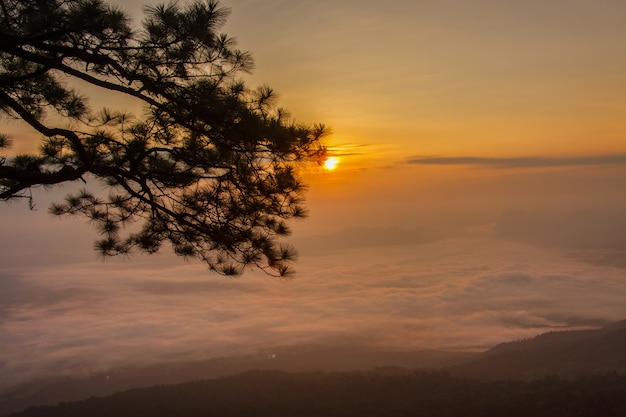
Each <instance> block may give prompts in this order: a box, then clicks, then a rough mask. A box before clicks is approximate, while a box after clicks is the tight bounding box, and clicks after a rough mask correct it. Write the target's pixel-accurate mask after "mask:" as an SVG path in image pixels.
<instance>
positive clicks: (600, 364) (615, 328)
mask: <svg viewBox="0 0 626 417" xmlns="http://www.w3.org/2000/svg"><path fill="white" fill-rule="evenodd" d="M450 372H451V374H453V375H458V376H465V377H472V378H482V379H533V378H537V377H542V376H547V375H560V376H563V377H575V376H579V375H587V374H599V373H606V372H619V373H626V320H624V321H620V322H617V323H613V324H610V325H608V326H605V327H603V328H601V329H598V330H579V331H562V332H550V333H545V334H542V335H539V336H537V337H535V338H532V339H526V340H522V341H517V342H510V343H503V344H501V345H498V346H495V347H494V348H492V349H490V350H488V351H487V352H485V353H483V354H481V355H479V356H478V358H474V359H473V360H472V361H470V362H468V363H465V364H461V365H457V366H453V367H451V368H450Z"/></svg>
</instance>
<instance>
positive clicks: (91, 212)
mask: <svg viewBox="0 0 626 417" xmlns="http://www.w3.org/2000/svg"><path fill="white" fill-rule="evenodd" d="M227 15H228V10H227V9H225V8H223V7H221V6H220V5H219V4H218V2H217V1H214V0H208V1H195V2H191V3H189V4H186V5H185V6H184V7H182V6H179V5H177V4H176V3H170V4H169V5H159V6H155V7H149V8H146V16H145V19H144V21H143V23H142V25H141V27H140V28H138V29H134V28H133V27H131V26H130V24H129V18H128V16H127V15H126V14H125V13H124V12H122V11H120V10H119V9H116V8H115V7H112V6H110V5H108V4H106V3H105V2H104V1H102V0H0V112H1V113H2V114H4V116H5V117H9V118H17V119H21V120H23V121H25V122H26V123H27V124H28V125H30V127H32V128H33V129H34V130H35V131H36V132H38V133H39V134H41V135H42V136H43V139H42V142H41V144H40V148H39V153H38V154H29V155H17V156H14V157H6V156H5V157H3V158H2V159H0V199H2V200H10V199H14V198H19V197H22V198H30V195H31V194H30V190H31V188H32V187H36V186H50V185H54V184H60V183H65V182H68V181H76V180H82V181H84V182H89V183H92V182H93V181H94V179H97V180H99V181H100V182H103V183H105V184H106V185H107V186H108V190H109V195H108V196H107V197H106V198H102V197H100V196H99V195H97V193H93V192H90V191H87V190H84V191H80V192H78V193H77V194H74V195H70V196H68V197H67V198H66V200H65V202H63V203H61V204H56V205H54V206H53V207H52V208H51V211H52V212H53V213H54V214H58V215H62V214H82V215H85V216H87V218H89V219H90V221H91V222H92V223H93V224H94V225H95V226H96V227H97V229H98V231H99V233H100V234H101V239H100V240H98V242H97V244H96V247H97V249H98V250H99V251H100V252H101V253H102V254H103V255H116V254H126V253H129V252H131V251H132V250H140V251H145V252H148V253H153V252H156V251H157V250H158V249H159V248H160V246H161V245H162V243H163V242H165V241H169V242H170V243H171V245H172V247H173V250H174V252H175V253H176V254H178V255H181V256H185V257H196V258H199V259H201V260H203V261H204V262H206V263H207V264H208V265H209V267H210V268H211V269H213V270H216V271H218V272H220V273H223V274H234V273H238V272H240V270H241V269H242V267H244V266H247V265H250V266H257V267H259V268H262V269H264V270H266V271H268V272H271V273H277V274H279V275H285V274H287V273H289V268H288V266H287V264H286V262H288V261H290V260H292V259H293V258H294V251H293V250H292V249H290V248H287V247H282V246H281V245H279V243H278V241H277V238H278V237H280V236H285V235H287V234H288V233H289V228H288V226H287V225H286V223H285V221H286V220H288V219H291V218H298V217H303V216H305V209H304V207H303V200H302V192H303V190H304V187H303V184H302V183H301V181H300V179H299V175H298V172H297V171H298V169H297V168H298V164H299V163H301V162H303V161H306V160H310V159H312V158H317V157H319V156H320V155H321V154H322V153H323V151H324V150H323V147H322V146H321V145H320V139H321V138H322V136H323V135H324V133H325V129H324V127H323V126H321V125H315V126H306V125H302V124H298V123H296V122H294V121H292V120H291V119H290V118H289V116H288V115H287V114H286V112H285V111H284V110H282V109H280V108H277V107H275V94H274V93H273V91H272V90H271V89H270V88H269V87H260V88H258V89H255V90H251V89H248V88H247V87H246V86H245V84H244V83H243V81H241V80H240V79H239V78H237V75H238V74H241V73H245V72H248V71H250V70H251V68H252V59H251V57H250V55H249V54H248V53H246V52H241V51H239V50H236V49H235V48H234V43H233V40H232V39H231V38H229V37H227V36H226V35H224V34H220V33H219V32H218V31H219V29H220V27H221V26H222V24H223V23H224V21H225V18H226V17H227ZM76 80H78V83H76ZM71 83H74V84H75V85H79V84H80V83H82V84H85V83H86V84H90V85H91V86H92V87H97V88H98V89H99V90H101V91H100V93H98V94H103V93H107V94H108V93H114V94H118V95H121V96H123V97H127V99H128V100H129V102H131V101H132V102H134V103H137V104H139V103H140V104H141V105H142V106H143V108H144V113H143V115H142V116H141V117H137V116H132V115H130V114H126V113H124V112H121V111H117V110H109V109H103V110H101V111H98V112H96V111H92V110H90V108H89V106H88V104H87V98H86V97H85V96H83V95H81V94H80V93H79V92H78V91H77V90H75V88H73V87H72V86H71ZM90 91H91V90H90ZM10 142H11V138H8V137H7V136H6V135H0V149H2V148H7V147H9V145H10ZM133 223H135V224H137V223H138V224H139V226H135V227H129V225H131V224H133Z"/></svg>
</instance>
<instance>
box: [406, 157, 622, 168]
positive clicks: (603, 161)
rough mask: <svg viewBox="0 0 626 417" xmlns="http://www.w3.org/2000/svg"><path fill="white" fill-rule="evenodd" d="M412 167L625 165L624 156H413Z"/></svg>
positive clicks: (410, 161)
mask: <svg viewBox="0 0 626 417" xmlns="http://www.w3.org/2000/svg"><path fill="white" fill-rule="evenodd" d="M406 162H407V163H408V164H413V165H480V166H488V167H494V168H502V169H506V168H551V167H573V166H590V165H626V154H609V155H591V156H579V157H533V156H524V157H518V158H483V157H476V156H413V157H411V158H409V159H407V160H406Z"/></svg>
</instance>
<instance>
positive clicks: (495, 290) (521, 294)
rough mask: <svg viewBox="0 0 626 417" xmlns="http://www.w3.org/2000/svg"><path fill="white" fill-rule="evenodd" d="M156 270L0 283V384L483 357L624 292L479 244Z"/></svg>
mask: <svg viewBox="0 0 626 417" xmlns="http://www.w3.org/2000/svg"><path fill="white" fill-rule="evenodd" d="M155 265H156V264H154V263H152V264H151V263H150V262H146V263H142V262H137V261H133V262H123V261H118V262H110V263H105V264H102V263H87V262H86V263H83V264H73V265H67V266H57V267H55V268H54V269H48V268H42V267H37V266H36V265H35V266H33V267H32V268H30V269H28V268H24V271H23V272H22V275H20V276H19V277H15V276H11V275H8V274H5V275H4V276H5V277H8V280H7V281H6V282H5V283H6V285H5V287H7V288H14V289H13V290H12V291H13V294H18V293H19V294H22V295H20V296H19V297H17V298H15V299H14V300H13V299H9V298H8V296H7V297H5V298H3V300H4V301H3V302H5V303H9V305H10V309H6V310H5V317H4V321H2V322H0V332H1V333H2V335H3V358H2V361H3V362H2V363H0V375H2V377H1V378H0V383H2V382H4V383H11V382H15V381H18V380H20V379H21V380H24V379H27V378H32V377H35V376H42V375H46V374H56V375H59V374H75V373H90V372H95V371H97V370H105V369H107V368H111V367H117V366H124V365H129V364H134V365H140V364H146V363H153V362H166V361H173V360H196V359H198V360H200V359H206V358H209V357H215V356H223V355H230V354H237V353H245V352H251V351H255V350H256V349H260V348H267V347H272V346H279V345H294V344H307V343H316V344H319V343H325V344H333V343H335V344H338V343H341V344H345V343H358V344H369V345H372V346H380V347H397V348H403V349H428V348H438V349H468V348H483V349H484V348H486V347H488V346H491V345H495V344H497V343H500V342H504V341H509V340H515V339H521V338H526V337H532V336H534V335H536V334H539V333H542V332H545V331H548V330H551V329H569V328H581V327H587V326H593V325H599V324H603V323H606V322H610V321H615V320H619V319H622V318H623V299H624V296H625V295H626V280H625V279H624V278H625V274H626V272H625V270H624V269H621V268H610V267H605V266H602V267H597V266H594V265H591V264H586V263H581V262H578V261H577V259H572V258H571V257H568V256H564V253H563V252H562V251H560V250H557V249H550V248H539V247H535V246H530V245H525V244H520V243H515V242H502V241H496V240H493V239H485V238H482V239H448V240H441V241H437V242H431V243H425V244H405V245H397V246H394V247H355V248H353V249H346V250H343V251H337V252H328V253H327V254H326V255H325V256H323V257H320V256H303V257H302V259H301V261H300V263H299V265H298V271H299V274H298V276H297V277H296V278H295V279H293V280H291V281H281V280H276V279H272V278H268V277H265V276H264V275H262V274H259V273H251V274H247V275H245V276H244V277H241V278H224V277H218V276H215V275H211V274H208V273H207V271H206V268H205V267H204V266H202V265H193V264H189V265H184V264H183V265H180V264H170V265H169V266H168V265H167V264H165V263H158V266H155ZM172 265H176V266H172ZM0 272H1V271H0ZM3 288H4V287H3ZM46 294H48V295H49V297H47V298H45V302H33V300H36V299H38V297H42V296H45V295H46Z"/></svg>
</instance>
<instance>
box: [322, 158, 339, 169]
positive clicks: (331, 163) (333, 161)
mask: <svg viewBox="0 0 626 417" xmlns="http://www.w3.org/2000/svg"><path fill="white" fill-rule="evenodd" d="M338 163H339V158H335V157H333V156H331V157H330V158H326V160H325V161H324V169H326V170H328V171H332V170H333V169H335V168H337V164H338Z"/></svg>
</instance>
